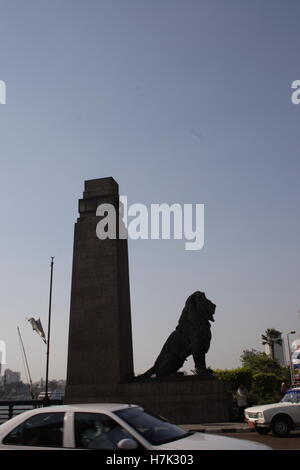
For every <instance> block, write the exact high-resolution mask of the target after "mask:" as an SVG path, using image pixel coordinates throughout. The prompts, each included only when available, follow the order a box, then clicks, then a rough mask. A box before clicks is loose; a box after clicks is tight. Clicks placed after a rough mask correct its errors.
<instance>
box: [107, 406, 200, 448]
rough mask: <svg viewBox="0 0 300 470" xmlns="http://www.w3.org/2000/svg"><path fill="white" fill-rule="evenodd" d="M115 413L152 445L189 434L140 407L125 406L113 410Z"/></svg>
mask: <svg viewBox="0 0 300 470" xmlns="http://www.w3.org/2000/svg"><path fill="white" fill-rule="evenodd" d="M115 414H116V415H117V416H119V417H120V418H122V419H123V420H124V421H125V422H126V423H128V424H129V425H130V426H132V427H133V428H134V429H135V430H136V431H138V432H139V433H140V434H142V436H143V437H144V438H145V439H147V440H148V441H149V442H150V443H151V444H152V445H160V444H165V443H166V442H171V441H175V440H177V439H182V438H183V437H187V436H189V435H190V434H191V433H189V432H186V431H184V430H183V429H181V428H180V427H178V426H176V425H175V424H172V423H169V422H168V421H166V420H164V419H163V418H159V417H157V416H153V415H150V414H148V413H145V412H144V410H143V409H142V408H138V407H134V408H126V409H124V410H119V411H115Z"/></svg>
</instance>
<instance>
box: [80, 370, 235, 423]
mask: <svg viewBox="0 0 300 470" xmlns="http://www.w3.org/2000/svg"><path fill="white" fill-rule="evenodd" d="M72 395H73V397H74V400H73V401H72V403H76V402H82V403H83V402H85V403H88V402H89V403H95V402H98V403H99V402H103V403H133V404H136V405H140V406H142V407H144V408H145V409H146V410H147V411H149V412H151V413H154V414H156V415H161V416H164V417H165V418H167V419H169V420H170V421H173V422H175V423H178V424H200V423H213V422H228V421H230V396H229V394H228V393H227V391H226V388H225V385H224V383H223V382H221V381H219V380H216V379H215V380H214V379H209V380H199V379H197V377H194V376H191V377H189V376H187V377H186V376H185V377H182V379H180V378H179V379H175V378H174V379H169V380H157V379H150V380H145V381H143V382H131V383H124V384H115V385H113V386H112V385H111V384H108V385H103V386H100V387H97V386H95V387H91V386H85V385H84V384H82V385H81V386H78V387H75V388H74V389H73V390H72ZM75 397H76V398H75Z"/></svg>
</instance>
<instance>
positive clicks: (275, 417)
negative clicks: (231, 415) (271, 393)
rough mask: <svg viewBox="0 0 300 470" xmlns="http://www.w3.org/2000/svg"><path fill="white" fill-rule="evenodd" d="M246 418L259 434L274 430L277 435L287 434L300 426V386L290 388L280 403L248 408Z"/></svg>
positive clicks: (283, 435)
mask: <svg viewBox="0 0 300 470" xmlns="http://www.w3.org/2000/svg"><path fill="white" fill-rule="evenodd" d="M245 418H246V421H247V422H248V425H249V426H250V427H254V428H255V430H256V431H257V432H258V433H259V434H268V432H270V431H271V430H272V433H273V434H275V436H278V437H285V436H287V435H288V434H289V432H290V431H291V430H293V429H297V428H300V387H297V388H292V389H290V390H288V391H287V393H286V394H285V395H284V397H283V398H282V400H281V401H280V402H279V403H272V404H270V405H259V406H252V407H251V408H247V409H246V410H245Z"/></svg>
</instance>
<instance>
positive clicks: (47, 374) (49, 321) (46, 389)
mask: <svg viewBox="0 0 300 470" xmlns="http://www.w3.org/2000/svg"><path fill="white" fill-rule="evenodd" d="M53 265H54V256H51V264H50V270H51V272H50V293H49V315H48V338H47V361H46V385H45V401H46V402H48V401H49V395H48V383H49V351H50V328H51V308H52V283H53Z"/></svg>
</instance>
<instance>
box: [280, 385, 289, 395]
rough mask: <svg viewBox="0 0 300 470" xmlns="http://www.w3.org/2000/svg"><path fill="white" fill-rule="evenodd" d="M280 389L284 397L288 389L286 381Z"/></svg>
mask: <svg viewBox="0 0 300 470" xmlns="http://www.w3.org/2000/svg"><path fill="white" fill-rule="evenodd" d="M280 391H281V395H282V397H284V395H285V394H286V392H287V391H288V388H287V386H286V383H285V382H282V383H281V386H280Z"/></svg>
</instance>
